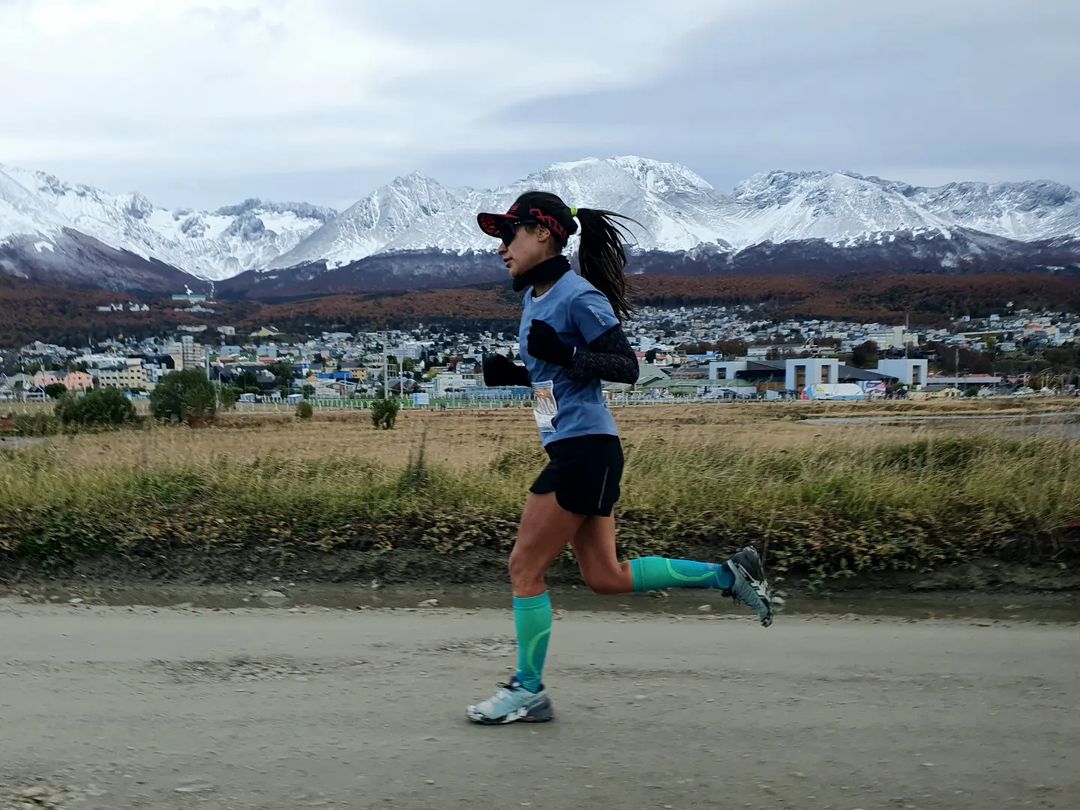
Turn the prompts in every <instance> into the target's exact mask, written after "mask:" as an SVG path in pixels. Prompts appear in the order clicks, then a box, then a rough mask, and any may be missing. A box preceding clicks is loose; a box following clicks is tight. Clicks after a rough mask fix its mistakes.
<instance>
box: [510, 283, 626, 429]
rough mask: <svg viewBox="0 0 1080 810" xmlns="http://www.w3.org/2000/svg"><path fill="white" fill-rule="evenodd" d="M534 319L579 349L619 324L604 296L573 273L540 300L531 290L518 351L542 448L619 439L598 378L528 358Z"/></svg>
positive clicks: (519, 328)
mask: <svg viewBox="0 0 1080 810" xmlns="http://www.w3.org/2000/svg"><path fill="white" fill-rule="evenodd" d="M534 318H535V319H537V320H541V321H546V322H547V323H549V324H551V326H552V328H553V329H554V330H555V331H556V332H558V333H559V337H560V338H561V339H562V340H563V342H564V343H567V344H569V345H571V346H576V347H577V349H578V351H581V350H582V349H584V348H585V347H586V346H588V345H589V344H590V343H592V342H593V341H594V340H596V339H597V338H598V337H600V335H602V334H604V333H605V332H607V331H608V330H609V329H611V328H612V327H613V326H616V325H618V323H619V319H618V318H617V317H615V312H614V311H613V310H612V308H611V303H610V302H609V301H608V300H607V297H606V296H605V295H604V294H603V293H602V292H600V291H599V290H597V289H596V287H594V286H593V285H592V284H590V283H589V282H588V281H586V280H585V279H583V278H582V277H581V276H579V275H578V274H577V273H575V272H574V271H573V270H570V271H567V272H566V273H564V274H563V275H562V277H560V278H559V280H558V281H556V282H555V284H554V285H553V286H552V288H551V289H550V290H548V291H547V292H546V293H544V294H543V295H541V296H539V297H536V298H534V297H533V288H532V287H529V289H528V290H526V291H525V305H524V307H523V309H522V312H521V324H520V326H519V327H518V348H519V350H520V352H521V359H522V360H523V361H525V368H527V369H528V370H529V379H531V380H532V387H533V399H534V401H535V403H536V406H535V409H534V412H533V413H534V416H535V417H536V426H537V428H539V430H540V439H541V441H542V442H543V444H544V445H545V446H546V445H548V444H550V443H551V442H557V441H560V440H562V439H570V438H573V437H575V436H595V435H608V436H618V435H619V431H618V430H617V429H616V427H615V419H614V418H613V417H612V416H611V411H609V410H608V407H607V404H606V403H605V402H604V394H603V391H602V389H601V384H600V380H597V379H591V380H575V379H572V378H571V377H570V375H569V374H568V373H567V370H566V369H564V368H563V367H562V366H558V365H555V364H554V363H548V362H545V361H544V360H538V359H537V358H535V357H533V356H532V355H530V354H529V350H528V336H529V329H530V327H531V326H532V321H533V319H534Z"/></svg>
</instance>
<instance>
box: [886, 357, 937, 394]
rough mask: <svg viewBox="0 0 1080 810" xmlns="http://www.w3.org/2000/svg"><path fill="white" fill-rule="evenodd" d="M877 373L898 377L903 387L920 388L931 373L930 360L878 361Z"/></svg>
mask: <svg viewBox="0 0 1080 810" xmlns="http://www.w3.org/2000/svg"><path fill="white" fill-rule="evenodd" d="M876 371H877V372H878V373H879V374H888V375H889V376H890V377H896V379H897V380H899V381H900V383H901V384H902V385H906V386H909V387H911V388H920V387H922V386H923V385H925V384H926V377H927V375H928V374H929V372H930V361H929V360H907V359H905V360H878V364H877V369H876Z"/></svg>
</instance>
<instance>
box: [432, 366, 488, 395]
mask: <svg viewBox="0 0 1080 810" xmlns="http://www.w3.org/2000/svg"><path fill="white" fill-rule="evenodd" d="M481 379H482V377H481V375H478V374H458V373H456V372H449V371H446V372H443V373H441V374H439V375H438V376H436V377H435V379H433V380H432V382H433V383H435V396H437V397H448V396H452V395H453V394H455V393H460V392H461V391H462V390H464V389H466V388H476V386H477V385H479V384H480V380H481Z"/></svg>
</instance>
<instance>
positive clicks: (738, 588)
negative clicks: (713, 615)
mask: <svg viewBox="0 0 1080 810" xmlns="http://www.w3.org/2000/svg"><path fill="white" fill-rule="evenodd" d="M727 567H728V568H729V569H730V570H731V573H732V574H734V575H735V581H734V582H733V583H732V585H731V587H730V588H729V589H728V590H727V591H725V593H726V594H727V595H728V596H730V597H731V598H732V599H734V600H735V602H736V604H738V603H739V602H741V603H742V604H744V605H746V606H747V607H748V608H750V609H751V610H752V611H754V613H756V614H757V615H758V619H759V620H760V621H761V626H762V627H768V626H769V625H770V624H772V622H773V610H772V602H771V601H770V600H769V583H768V582H766V581H765V570H764V568H763V567H762V565H761V557H759V556H758V553H757V550H756V549H755V548H754V547H753V546H747V547H746V548H744V549H743V550H742V551H739V552H737V553H736V554H735V555H734V556H732V558H731V559H730V560H728V561H727Z"/></svg>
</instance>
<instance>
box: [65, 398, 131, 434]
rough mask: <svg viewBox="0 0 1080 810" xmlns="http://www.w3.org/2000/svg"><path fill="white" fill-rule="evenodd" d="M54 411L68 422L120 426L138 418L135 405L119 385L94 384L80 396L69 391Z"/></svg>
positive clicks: (88, 425)
mask: <svg viewBox="0 0 1080 810" xmlns="http://www.w3.org/2000/svg"><path fill="white" fill-rule="evenodd" d="M55 411H56V416H57V418H58V419H59V420H60V421H61V422H62V423H63V424H64V425H65V426H72V425H75V426H81V427H119V426H121V425H126V424H130V423H132V422H136V421H138V416H137V415H136V413H135V406H134V405H133V404H132V403H131V400H130V399H128V398H127V397H126V396H124V393H123V392H122V391H120V389H118V388H94V389H92V390H90V391H87V392H86V393H84V394H81V395H78V396H76V395H74V394H66V395H65V396H62V397H61V398H60V400H59V401H58V402H57V403H56V408H55Z"/></svg>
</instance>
